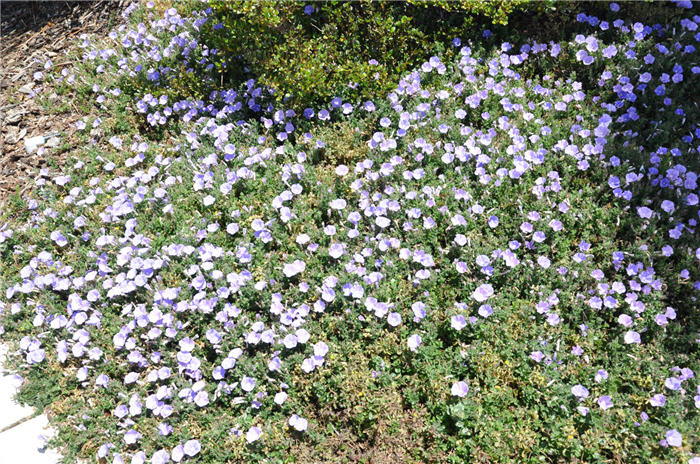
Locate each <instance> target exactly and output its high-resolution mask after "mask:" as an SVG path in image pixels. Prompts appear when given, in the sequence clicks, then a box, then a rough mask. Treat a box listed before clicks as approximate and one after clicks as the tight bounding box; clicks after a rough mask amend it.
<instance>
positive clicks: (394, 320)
mask: <svg viewBox="0 0 700 464" xmlns="http://www.w3.org/2000/svg"><path fill="white" fill-rule="evenodd" d="M387 322H388V323H389V325H390V326H392V327H398V326H399V325H400V324H401V314H399V313H396V312H392V313H389V316H388V317H387Z"/></svg>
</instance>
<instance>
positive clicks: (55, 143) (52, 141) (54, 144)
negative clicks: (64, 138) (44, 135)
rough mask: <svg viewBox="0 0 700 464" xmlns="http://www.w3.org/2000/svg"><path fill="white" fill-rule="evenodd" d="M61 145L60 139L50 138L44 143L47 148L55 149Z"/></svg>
mask: <svg viewBox="0 0 700 464" xmlns="http://www.w3.org/2000/svg"><path fill="white" fill-rule="evenodd" d="M60 144H61V139H60V138H59V137H51V138H50V139H48V140H47V141H46V147H47V148H55V147H57V146H59V145H60Z"/></svg>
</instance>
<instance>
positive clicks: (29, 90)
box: [17, 82, 34, 95]
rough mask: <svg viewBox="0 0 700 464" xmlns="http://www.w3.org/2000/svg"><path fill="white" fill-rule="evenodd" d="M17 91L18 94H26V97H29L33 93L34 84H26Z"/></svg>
mask: <svg viewBox="0 0 700 464" xmlns="http://www.w3.org/2000/svg"><path fill="white" fill-rule="evenodd" d="M17 91H18V92H20V93H26V94H27V95H29V94H31V93H32V92H33V91H34V84H32V83H31V82H30V83H28V84H24V85H23V86H22V87H20V88H19V89H17Z"/></svg>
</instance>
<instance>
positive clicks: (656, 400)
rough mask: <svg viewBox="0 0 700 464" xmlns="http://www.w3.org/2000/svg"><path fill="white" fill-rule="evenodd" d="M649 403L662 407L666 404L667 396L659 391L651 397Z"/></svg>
mask: <svg viewBox="0 0 700 464" xmlns="http://www.w3.org/2000/svg"><path fill="white" fill-rule="evenodd" d="M649 404H651V405H652V406H655V407H657V408H661V407H663V406H664V405H665V404H666V397H665V396H664V395H663V394H661V393H657V394H656V395H654V396H652V397H651V399H650V400H649Z"/></svg>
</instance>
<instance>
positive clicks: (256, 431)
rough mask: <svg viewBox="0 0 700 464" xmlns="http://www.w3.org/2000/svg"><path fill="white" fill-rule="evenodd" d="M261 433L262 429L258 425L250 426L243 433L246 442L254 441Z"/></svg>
mask: <svg viewBox="0 0 700 464" xmlns="http://www.w3.org/2000/svg"><path fill="white" fill-rule="evenodd" d="M261 435H262V430H261V429H260V427H251V428H249V429H248V432H247V433H246V435H245V439H246V441H247V442H248V443H253V442H254V441H258V439H260V436H261Z"/></svg>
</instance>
